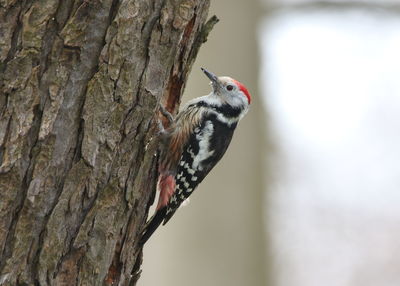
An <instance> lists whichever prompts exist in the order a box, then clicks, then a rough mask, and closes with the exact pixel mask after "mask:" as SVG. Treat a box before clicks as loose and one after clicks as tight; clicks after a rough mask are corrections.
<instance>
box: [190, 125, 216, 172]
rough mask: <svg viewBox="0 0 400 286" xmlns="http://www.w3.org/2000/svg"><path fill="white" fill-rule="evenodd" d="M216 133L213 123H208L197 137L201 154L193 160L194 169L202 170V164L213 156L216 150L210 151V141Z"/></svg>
mask: <svg viewBox="0 0 400 286" xmlns="http://www.w3.org/2000/svg"><path fill="white" fill-rule="evenodd" d="M213 132H214V126H213V124H212V122H211V121H207V122H206V123H205V126H204V128H203V130H202V132H200V133H199V134H197V135H196V139H197V141H198V142H199V153H198V154H197V156H196V157H195V158H194V160H193V164H192V169H194V170H200V171H201V170H202V169H203V167H202V166H201V162H202V161H204V160H206V159H207V158H209V157H210V156H212V154H213V153H214V150H211V151H210V150H209V148H210V143H211V142H210V140H211V138H212V135H213Z"/></svg>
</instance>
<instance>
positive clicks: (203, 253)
mask: <svg viewBox="0 0 400 286" xmlns="http://www.w3.org/2000/svg"><path fill="white" fill-rule="evenodd" d="M211 3H212V4H211V9H210V15H213V14H216V15H217V16H218V17H219V18H220V20H221V21H220V22H219V23H218V24H217V25H216V27H215V28H214V30H213V31H212V32H211V35H210V36H209V39H208V42H207V43H206V44H204V45H203V47H202V49H201V50H200V54H199V56H198V58H197V61H196V64H195V65H194V67H193V70H192V73H191V75H190V80H189V82H188V84H187V88H186V91H185V96H184V97H183V100H182V102H183V103H184V102H186V101H187V100H189V99H191V98H193V97H197V96H200V95H204V94H207V93H209V92H210V87H209V86H208V80H207V78H205V76H204V75H203V74H202V72H201V71H200V67H201V66H203V67H206V68H208V69H209V70H210V71H213V72H214V73H216V74H218V75H229V76H231V77H234V78H236V79H237V80H239V81H241V82H243V83H244V84H245V85H246V86H247V87H248V89H249V91H250V93H251V94H252V106H251V110H250V112H249V113H248V115H247V116H246V117H245V118H244V119H243V120H242V121H241V123H240V124H239V126H238V128H237V131H236V134H235V136H234V139H233V141H232V144H231V146H230V148H229V149H228V151H227V153H226V155H225V156H224V158H223V159H222V161H221V162H220V163H219V164H218V165H217V167H216V168H215V169H214V170H213V171H212V172H211V174H210V175H209V176H208V177H207V178H206V179H205V181H204V182H203V183H202V184H201V185H200V187H199V188H198V189H197V190H196V192H195V193H194V194H193V195H192V196H191V200H190V203H189V204H188V206H186V207H182V208H181V209H180V210H179V211H178V212H177V213H176V215H175V216H174V218H173V219H172V220H171V221H170V222H169V223H168V224H167V225H166V226H165V227H161V228H160V229H159V230H158V231H157V232H156V233H155V235H154V236H153V237H152V238H151V239H150V240H149V242H148V243H147V244H146V246H145V249H144V263H143V273H142V278H141V279H140V280H139V283H138V284H139V285H140V286H149V285H164V286H169V285H171V286H172V285H174V286H183V285H185V286H186V285H190V286H200V285H202V286H203V285H230V286H236V285H237V286H239V285H241V286H242V285H252V286H253V285H254V286H258V285H260V286H264V285H265V286H320V285H324V286H331V285H332V286H356V285H357V286H358V285H363V286H369V285H371V286H372V285H374V286H376V285H379V286H398V285H400V190H399V189H400V148H399V146H400V1H399V0H386V1H385V0H375V1H374V0H363V1H346V0H342V1H340V0H337V1H312V0H275V1H273V0H264V1H262V0H248V1H243V0H213V1H211Z"/></svg>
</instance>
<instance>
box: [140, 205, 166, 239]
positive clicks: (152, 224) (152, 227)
mask: <svg viewBox="0 0 400 286" xmlns="http://www.w3.org/2000/svg"><path fill="white" fill-rule="evenodd" d="M166 213H167V207H163V208H161V209H159V210H158V211H157V212H156V213H155V214H154V215H153V217H152V218H151V219H150V220H149V222H148V223H147V224H146V226H145V227H144V230H143V232H142V236H141V238H140V242H139V243H140V244H141V245H144V244H145V243H146V241H147V240H148V239H149V238H150V237H151V235H152V234H153V233H154V232H155V231H156V229H157V228H158V227H159V226H160V224H161V223H162V221H163V220H164V217H165V215H166Z"/></svg>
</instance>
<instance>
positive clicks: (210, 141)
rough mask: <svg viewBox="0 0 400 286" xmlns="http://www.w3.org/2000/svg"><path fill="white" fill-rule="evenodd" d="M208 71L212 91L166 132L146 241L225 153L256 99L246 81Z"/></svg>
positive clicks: (193, 103) (185, 110)
mask: <svg viewBox="0 0 400 286" xmlns="http://www.w3.org/2000/svg"><path fill="white" fill-rule="evenodd" d="M203 71H204V73H205V74H206V75H207V76H208V77H209V78H210V80H211V83H212V86H213V92H211V93H210V94H209V95H207V96H202V97H199V98H196V99H194V100H191V101H189V102H188V104H187V105H186V106H185V107H184V108H183V109H182V110H181V111H180V112H179V113H178V115H177V117H176V119H175V120H174V122H172V124H171V126H170V128H168V130H167V131H166V132H165V133H164V135H163V138H162V148H161V153H160V158H161V162H160V170H159V171H160V175H159V183H158V188H159V190H160V198H159V202H158V206H157V211H156V213H155V215H154V216H153V217H152V218H151V219H150V220H149V222H148V223H147V224H146V227H145V229H144V231H143V234H142V239H141V243H145V242H146V241H147V239H148V238H149V237H150V236H151V234H152V233H153V232H154V231H155V229H156V228H157V227H158V226H159V225H160V224H161V223H162V222H163V224H165V223H167V222H168V220H169V219H170V218H171V217H172V216H173V215H174V213H175V212H176V210H177V209H178V208H179V206H180V205H181V204H182V202H183V201H185V200H186V199H187V198H188V197H189V196H190V195H191V194H192V193H193V191H194V190H195V189H196V187H197V186H198V185H199V184H200V183H201V182H202V181H203V179H204V178H205V177H206V176H207V174H208V173H209V172H210V171H211V169H212V168H213V167H214V166H215V165H216V164H217V163H218V161H219V160H220V159H221V158H222V157H223V155H224V154H225V152H226V150H227V148H228V146H229V144H230V142H231V140H232V136H233V133H234V131H235V128H236V126H237V124H238V122H239V120H240V119H241V118H243V116H244V115H245V114H246V113H247V111H248V108H249V104H250V100H251V98H250V94H249V92H248V91H247V89H246V88H245V87H244V85H243V84H241V83H240V82H238V81H236V80H234V79H232V78H230V77H216V76H215V75H214V74H212V73H210V72H208V71H207V70H204V69H203Z"/></svg>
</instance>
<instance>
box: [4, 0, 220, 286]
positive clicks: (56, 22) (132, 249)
mask: <svg viewBox="0 0 400 286" xmlns="http://www.w3.org/2000/svg"><path fill="white" fill-rule="evenodd" d="M208 8H209V1H202V0H153V1H149V0H136V1H133V0H83V1H82V0H37V1H30V0H24V1H22V0H21V1H17V0H0V62H1V64H0V72H1V75H0V115H1V117H0V190H1V191H0V285H111V284H113V285H135V284H136V281H137V279H138V278H139V274H140V265H141V259H142V254H141V252H142V250H141V247H140V246H139V245H138V243H137V241H138V238H139V236H140V232H141V229H142V227H143V225H144V223H145V220H146V217H147V212H148V208H149V205H150V204H151V203H152V201H153V200H154V192H155V185H156V180H157V156H156V153H157V138H156V137H154V136H155V133H156V132H157V127H156V126H157V124H156V121H157V114H158V113H157V111H158V104H160V103H161V104H163V105H165V106H166V107H167V109H168V110H170V111H171V112H174V111H175V110H176V109H177V106H178V105H179V99H180V95H181V93H182V91H183V88H184V85H185V82H186V79H187V75H188V72H189V70H190V67H191V65H192V63H193V61H194V58H195V56H196V54H197V51H198V48H199V47H200V44H201V43H202V42H204V41H205V39H206V36H207V33H208V31H209V30H210V29H211V28H212V25H213V24H214V23H215V21H216V20H215V18H213V19H212V21H210V22H208V23H207V24H206V25H204V22H205V19H206V16H207V11H208Z"/></svg>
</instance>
